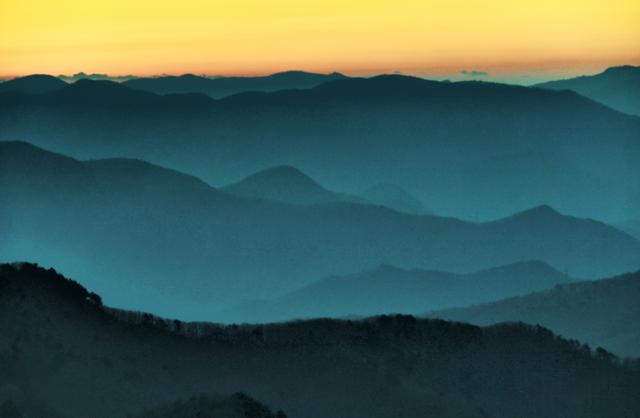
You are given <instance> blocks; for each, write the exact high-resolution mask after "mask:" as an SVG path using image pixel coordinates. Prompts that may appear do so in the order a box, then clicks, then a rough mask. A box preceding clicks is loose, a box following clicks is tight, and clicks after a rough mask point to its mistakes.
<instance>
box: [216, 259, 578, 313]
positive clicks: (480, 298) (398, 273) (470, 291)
mask: <svg viewBox="0 0 640 418" xmlns="http://www.w3.org/2000/svg"><path fill="white" fill-rule="evenodd" d="M569 281H571V279H570V278H568V277H567V276H566V275H565V274H564V273H561V272H559V271H557V270H555V269H553V268H551V267H550V266H548V265H546V264H544V263H542V262H538V261H529V262H521V263H515V264H511V265H508V266H504V267H497V268H492V269H488V270H483V271H479V272H476V273H470V274H454V273H445V272H440V271H427V270H418V269H414V270H405V269H399V268H396V267H392V266H380V267H378V268H376V269H373V270H368V271H364V272H361V273H356V274H352V275H348V276H341V277H331V278H328V279H324V280H321V281H319V282H317V283H313V284H310V285H308V286H306V287H303V288H302V289H299V290H295V291H293V292H290V293H288V294H286V295H284V296H281V297H279V298H277V299H274V300H269V301H254V302H251V303H245V304H242V305H241V306H239V307H237V308H235V309H232V310H228V311H226V312H223V313H221V314H220V315H216V318H217V320H220V319H223V320H225V321H226V322H250V323H255V322H274V321H285V320H291V319H294V318H296V319H299V318H325V317H327V318H329V317H333V318H340V317H350V316H372V315H380V314H389V313H401V314H420V313H423V312H424V311H425V310H427V309H431V310H436V309H443V308H446V307H454V306H467V305H472V304H478V303H482V302H488V301H495V300H498V299H501V298H505V297H508V296H514V295H524V294H527V293H531V292H534V291H538V290H543V289H549V288H552V287H553V286H555V285H557V284H559V283H567V282H569Z"/></svg>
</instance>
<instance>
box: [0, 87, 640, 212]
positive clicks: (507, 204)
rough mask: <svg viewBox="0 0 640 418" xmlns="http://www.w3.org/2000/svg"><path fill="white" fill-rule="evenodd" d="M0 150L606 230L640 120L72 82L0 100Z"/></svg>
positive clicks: (401, 96) (438, 93)
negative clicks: (306, 177) (533, 211)
mask: <svg viewBox="0 0 640 418" xmlns="http://www.w3.org/2000/svg"><path fill="white" fill-rule="evenodd" d="M0 137H1V138H5V139H25V140H28V141H30V142H32V143H34V144H36V145H40V146H44V147H47V148H50V149H55V150H58V151H60V152H64V153H67V154H69V155H73V156H75V157H79V158H104V157H113V156H126V157H132V158H140V159H144V160H147V161H151V162H153V163H157V164H161V165H164V166H167V167H172V168H175V169H179V170H181V171H184V172H188V173H191V174H194V175H197V176H198V177H200V178H203V179H204V180H206V181H207V182H208V183H210V184H229V183H231V182H233V181H237V179H238V178H241V177H243V176H245V175H246V174H247V173H252V172H256V171H258V170H261V169H263V168H264V167H272V166H276V165H278V164H281V163H282V162H283V161H286V162H287V164H290V165H292V166H294V167H297V168H298V169H300V170H301V171H303V172H309V173H314V175H315V179H316V180H317V181H318V182H319V183H320V184H322V185H323V186H325V187H326V188H327V189H329V190H364V189H366V188H368V187H370V186H371V184H376V183H393V184H397V185H399V186H400V187H402V188H404V189H406V190H411V191H412V193H413V194H414V195H415V196H416V197H417V198H418V199H420V200H422V201H424V202H428V205H429V208H430V209H431V210H433V211H434V212H435V213H445V214H448V215H451V216H458V217H463V218H465V219H476V218H477V219H479V220H487V219H495V218H497V217H501V216H506V215H507V214H509V213H514V212H516V211H518V210H521V209H522V208H526V207H532V206H535V205H537V204H539V203H540V202H545V203H548V204H550V205H552V206H553V207H556V208H558V209H559V210H561V211H563V212H567V213H573V214H576V215H579V216H588V217H592V218H597V219H605V220H607V219H613V220H619V219H629V218H633V217H634V216H635V213H637V212H638V210H640V184H639V183H640V180H638V179H640V172H639V171H640V168H638V167H640V141H639V140H638V138H640V120H638V119H637V118H636V117H631V116H628V115H623V114H621V113H618V112H615V111H613V110H611V109H608V108H606V107H604V106H602V105H600V104H598V103H594V102H593V101H591V100H589V99H586V98H584V97H581V96H579V95H578V94H576V93H573V92H568V91H551V90H545V89H539V88H526V87H518V86H506V85H500V84H491V83H482V82H460V83H445V82H434V81H428V80H422V79H418V78H411V77H405V76H379V77H373V78H370V79H351V78H346V79H339V80H333V81H328V82H325V83H323V84H320V85H318V86H317V87H314V88H311V89H307V90H289V91H277V92H271V93H265V92H261V93H259V92H256V93H241V94H237V95H234V96H230V97H226V98H224V99H220V100H214V99H211V98H209V97H207V96H205V95H203V94H180V95H168V96H159V95H155V94H153V93H149V92H143V91H140V90H134V89H130V88H127V87H126V86H125V85H121V84H117V83H109V82H106V81H91V80H80V81H78V82H77V83H74V84H72V85H69V86H67V87H65V88H63V89H60V90H57V91H54V92H50V93H45V94H42V95H20V94H16V93H11V94H9V93H4V94H2V93H0ZM577 149H579V150H580V152H576V150H577ZM398 167H402V169H399V168H398Z"/></svg>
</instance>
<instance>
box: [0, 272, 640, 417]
mask: <svg viewBox="0 0 640 418" xmlns="http://www.w3.org/2000/svg"><path fill="white" fill-rule="evenodd" d="M0 325H1V326H2V333H0V348H1V350H0V369H1V370H2V373H0V388H4V389H5V390H4V392H3V393H2V395H1V396H3V397H4V399H3V401H5V402H6V401H7V399H8V401H12V400H13V399H15V398H18V397H21V396H22V397H25V396H27V397H31V399H33V401H32V402H31V403H29V404H27V405H28V406H35V405H36V404H38V405H46V406H47V410H48V411H59V412H60V413H59V414H58V415H43V414H39V415H38V414H36V413H30V414H29V415H27V412H26V411H25V418H49V417H53V416H57V417H60V416H64V417H66V418H85V417H89V416H90V417H92V418H124V417H127V416H131V415H134V416H135V414H141V413H143V409H146V408H151V410H150V411H148V413H147V415H144V413H143V415H142V417H153V418H160V417H162V418H164V417H166V416H167V415H166V413H168V411H173V413H174V415H171V416H172V418H173V417H179V416H189V417H191V416H194V415H187V414H188V413H189V412H193V411H196V412H202V409H201V408H200V407H201V406H202V403H201V402H207V401H206V400H201V401H198V400H197V398H196V400H195V401H190V402H187V403H183V404H182V405H183V407H180V406H179V404H173V405H171V403H173V402H176V401H179V400H184V399H187V398H190V397H192V396H194V395H197V394H198V393H203V391H204V392H206V393H212V394H229V393H237V392H239V391H242V392H245V393H250V394H251V395H252V396H253V397H255V399H258V400H259V401H260V402H262V403H264V404H266V405H277V406H278V407H282V409H283V410H284V411H285V412H286V413H287V415H289V416H291V417H296V418H326V417H338V416H343V417H369V418H383V417H384V418H388V417H391V416H392V417H395V418H415V417H416V416H424V414H425V411H426V413H428V414H432V413H433V414H437V416H438V417H439V418H452V417H456V418H458V417H464V418H482V417H487V416H509V417H516V416H517V417H520V418H537V417H540V416H545V417H548V418H560V417H568V416H571V417H581V418H592V417H593V418H596V417H597V418H601V417H605V416H615V417H622V418H632V417H634V416H635V415H636V413H637V411H638V410H640V399H638V396H637V393H638V389H639V388H640V372H639V371H638V369H637V368H633V367H632V366H633V365H632V364H630V365H629V366H625V365H621V364H617V363H616V362H614V361H612V360H611V355H610V354H609V353H607V352H606V351H602V350H600V351H598V352H596V353H593V352H589V351H588V350H586V349H585V348H584V347H581V346H580V344H579V343H577V342H571V341H567V340H564V339H562V338H559V337H556V336H555V335H553V334H552V333H551V332H549V331H547V330H545V329H543V328H540V327H532V326H526V325H522V324H520V325H518V324H511V325H499V326H493V327H488V328H479V327H475V326H470V325H465V324H458V323H449V322H444V321H438V320H419V319H415V318H413V317H409V316H383V317H377V318H371V319H367V320H362V321H337V320H315V321H305V322H295V323H288V324H280V325H258V326H252V325H246V326H229V327H223V326H217V325H213V324H202V323H199V324H187V323H182V322H178V321H169V320H162V319H159V318H155V317H153V316H151V315H148V314H144V313H141V312H122V311H115V310H113V309H110V308H106V307H104V306H102V304H101V301H100V298H99V296H98V295H95V294H92V293H90V292H89V291H87V290H86V289H84V288H83V287H82V286H80V285H78V284H77V283H75V282H73V281H71V280H68V279H65V278H64V277H62V276H60V275H59V274H57V273H56V272H55V271H54V270H52V269H49V270H45V269H43V268H38V267H36V266H34V265H31V264H17V265H2V266H0ZM167 403H168V405H167V406H166V407H160V409H158V408H156V406H157V405H159V404H167ZM243 403H246V404H247V405H252V406H253V407H255V408H256V409H258V410H262V406H260V405H258V404H255V403H253V401H251V400H249V399H246V398H242V399H239V400H238V399H237V398H236V399H233V398H232V400H231V401H227V405H230V406H231V407H233V406H234V405H235V406H242V404H243ZM176 405H178V406H177V408H176ZM172 408H176V409H172ZM154 411H155V412H158V413H159V415H158V414H155V415H154ZM52 413H53V412H52ZM163 413H164V414H165V415H162V414H163ZM175 413H177V414H178V415H175ZM149 414H151V415H149ZM198 416H203V415H198ZM205 416H206V415H205ZM222 416H223V417H226V416H225V415H222ZM244 416H249V417H254V415H246V414H245V415H241V414H236V415H231V417H234V418H235V417H244ZM265 416H268V415H265V414H263V415H258V417H265ZM216 417H217V415H216Z"/></svg>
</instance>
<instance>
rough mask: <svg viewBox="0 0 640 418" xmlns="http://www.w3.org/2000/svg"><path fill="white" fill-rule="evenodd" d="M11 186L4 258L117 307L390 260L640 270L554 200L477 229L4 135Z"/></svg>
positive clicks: (155, 308) (6, 182)
mask: <svg viewBox="0 0 640 418" xmlns="http://www.w3.org/2000/svg"><path fill="white" fill-rule="evenodd" d="M0 189H1V190H2V194H1V195H0V200H1V201H2V202H1V203H2V204H1V205H0V231H2V237H3V239H2V240H0V254H1V255H2V257H3V258H4V260H6V261H11V260H20V259H33V260H38V261H40V262H43V263H57V264H56V265H58V266H60V267H61V268H64V269H65V270H66V271H69V272H71V273H72V274H74V276H75V277H78V279H81V280H83V284H85V285H86V286H89V287H91V288H93V289H95V290H96V291H98V292H100V293H101V294H102V295H103V296H104V297H105V298H106V300H107V301H109V303H110V304H114V305H116V306H119V307H131V308H136V309H144V310H147V311H151V312H155V313H159V314H160V313H161V314H164V315H170V316H181V318H182V319H212V317H211V314H212V313H213V312H217V311H220V310H221V309H225V308H228V307H231V306H234V305H236V304H238V303H240V302H242V301H246V300H251V299H262V298H272V297H275V296H277V295H279V294H284V293H286V292H289V291H292V290H294V289H298V288H300V287H302V286H305V285H307V284H310V283H313V282H314V281H317V280H321V279H324V278H326V277H329V276H332V275H345V274H348V273H351V272H357V271H363V270H367V269H371V268H372V267H373V266H377V265H380V264H388V265H393V266H397V267H400V268H421V269H429V270H441V271H450V272H455V273H465V272H471V271H478V270H482V269H487V268H491V267H494V266H499V265H507V264H511V263H515V262H519V261H522V260H531V259H536V260H541V261H543V262H545V263H547V264H549V265H550V266H552V267H554V268H556V269H558V270H560V271H563V272H567V273H568V274H569V276H571V277H578V278H580V277H598V276H607V275H614V274H619V273H622V272H626V271H631V270H636V269H638V268H640V242H639V241H638V240H636V239H634V238H632V237H631V236H629V235H627V234H625V233H623V232H621V231H618V230H616V229H615V228H612V227H610V226H608V225H606V224H603V223H600V222H596V221H593V220H588V219H580V218H574V217H570V216H566V215H563V214H560V213H558V212H557V211H555V210H553V209H552V208H550V207H548V206H540V207H537V208H534V209H531V210H528V211H525V212H521V213H519V214H517V215H514V216H511V217H509V218H505V219H502V220H499V221H494V222H488V223H473V222H463V221H460V220H457V219H453V218H445V217H437V216H417V215H410V214H403V213H399V212H397V211H393V210H390V209H387V208H384V207H380V206H374V205H365V204H355V203H328V204H319V205H288V204H282V203H276V202H273V201H269V200H255V199H244V198H240V197H237V196H233V195H230V194H228V193H225V192H223V191H220V190H217V189H214V188H212V187H210V186H209V185H207V184H206V183H204V182H202V181H200V180H199V179H197V178H195V177H191V176H188V175H185V174H182V173H179V172H176V171H172V170H168V169H164V168H161V167H158V166H154V165H152V164H148V163H145V162H143V161H138V160H127V159H107V160H91V161H78V160H74V159H71V158H68V157H65V156H62V155H60V154H55V153H50V152H47V151H44V150H42V149H39V148H36V147H33V146H31V145H29V144H26V143H20V142H7V143H0ZM424 308H425V309H428V306H425V307H424Z"/></svg>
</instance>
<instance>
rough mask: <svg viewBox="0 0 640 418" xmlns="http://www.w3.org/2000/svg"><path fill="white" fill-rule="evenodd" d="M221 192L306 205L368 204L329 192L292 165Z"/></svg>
mask: <svg viewBox="0 0 640 418" xmlns="http://www.w3.org/2000/svg"><path fill="white" fill-rule="evenodd" d="M221 190H224V191H225V192H228V193H231V194H234V195H238V196H243V197H249V198H259V199H270V200H275V201H279V202H285V203H293V204H303V205H305V204H306V205H309V204H318V203H328V202H355V203H366V200H364V199H362V198H359V197H356V196H351V195H348V194H344V193H336V192H332V191H329V190H327V189H325V188H324V187H322V186H321V185H320V184H318V183H317V182H316V181H315V180H313V179H312V178H311V177H309V176H307V175H306V174H304V173H302V172H301V171H300V170H298V169H297V168H295V167H292V166H288V165H280V166H277V167H272V168H268V169H266V170H262V171H260V172H258V173H255V174H252V175H250V176H248V177H246V178H244V179H242V180H240V181H239V182H237V183H233V184H230V185H227V186H225V187H223V188H222V189H221Z"/></svg>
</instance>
